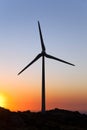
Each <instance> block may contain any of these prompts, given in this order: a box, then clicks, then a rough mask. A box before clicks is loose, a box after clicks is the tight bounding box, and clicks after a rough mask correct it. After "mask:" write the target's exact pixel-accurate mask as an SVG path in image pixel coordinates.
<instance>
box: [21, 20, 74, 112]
mask: <svg viewBox="0 0 87 130" xmlns="http://www.w3.org/2000/svg"><path fill="white" fill-rule="evenodd" d="M38 28H39V35H40V41H41V48H42V52H41V53H39V54H38V55H37V56H36V57H35V58H34V60H32V61H31V62H30V63H29V64H28V65H27V66H26V67H25V68H23V69H22V70H21V71H20V72H19V73H18V75H20V74H21V73H22V72H23V71H24V70H26V69H27V68H28V67H29V66H30V65H32V64H33V63H34V62H36V61H37V60H38V59H39V58H40V57H42V112H45V109H46V106H45V57H46V58H50V59H53V60H57V61H60V62H63V63H66V64H68V65H72V66H75V65H74V64H71V63H69V62H67V61H64V60H62V59H59V58H56V57H54V56H52V55H49V54H47V53H46V48H45V45H44V41H43V37H42V32H41V27H40V23H39V21H38Z"/></svg>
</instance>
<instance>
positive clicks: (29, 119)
mask: <svg viewBox="0 0 87 130" xmlns="http://www.w3.org/2000/svg"><path fill="white" fill-rule="evenodd" d="M50 129H52V130H87V115H86V114H81V113H79V112H78V111H75V112H73V111H68V110H63V109H58V108H55V109H53V110H48V111H46V112H45V113H41V112H30V111H24V112H20V111H18V112H11V111H10V110H8V109H4V108H1V107H0V130H50Z"/></svg>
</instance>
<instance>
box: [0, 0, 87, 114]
mask: <svg viewBox="0 0 87 130" xmlns="http://www.w3.org/2000/svg"><path fill="white" fill-rule="evenodd" d="M38 20H39V21H40V24H41V29H42V33H43V39H44V43H45V46H46V51H47V53H48V54H51V55H53V56H56V57H58V58H60V59H63V60H66V61H68V62H71V63H73V64H75V65H76V66H75V67H73V66H69V65H67V64H64V63H61V62H58V61H54V60H51V59H46V109H53V108H63V109H68V110H75V111H76V110H78V111H80V112H87V1H86V0H0V106H2V107H5V108H8V109H10V110H12V111H18V110H20V111H23V110H31V111H39V110H41V82H42V81H41V79H42V78H41V74H42V73H41V70H42V69H41V59H39V60H38V61H37V62H36V63H34V64H33V65H32V66H30V67H29V68H28V69H27V70H26V71H25V72H23V73H22V74H21V75H19V76H18V75H17V74H18V72H19V71H20V70H21V69H22V68H24V67H25V66H26V65H27V64H28V63H29V62H31V61H32V60H33V59H34V58H35V56H36V55H37V54H38V53H40V52H41V43H40V38H39V32H38V24H37V21H38Z"/></svg>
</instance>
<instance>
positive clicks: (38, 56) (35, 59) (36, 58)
mask: <svg viewBox="0 0 87 130" xmlns="http://www.w3.org/2000/svg"><path fill="white" fill-rule="evenodd" d="M41 56H42V55H41V54H39V55H37V56H36V57H35V58H34V60H33V61H31V62H30V63H29V64H28V65H27V66H26V67H25V68H24V69H22V70H21V71H20V72H19V73H18V75H19V74H21V73H22V72H23V71H24V70H26V69H27V68H28V67H29V66H30V65H32V64H33V63H34V62H35V61H37V60H38V59H39V58H40V57H41Z"/></svg>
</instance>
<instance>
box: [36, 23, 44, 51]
mask: <svg viewBox="0 0 87 130" xmlns="http://www.w3.org/2000/svg"><path fill="white" fill-rule="evenodd" d="M38 28H39V34H40V40H41V46H42V51H45V50H46V49H45V45H44V42H43V37H42V32H41V27H40V23H39V21H38Z"/></svg>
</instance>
